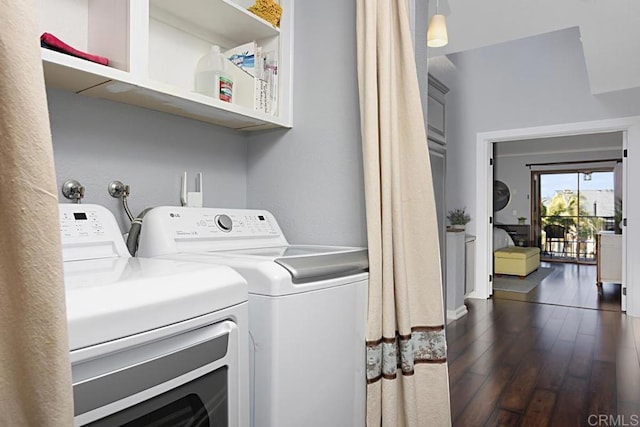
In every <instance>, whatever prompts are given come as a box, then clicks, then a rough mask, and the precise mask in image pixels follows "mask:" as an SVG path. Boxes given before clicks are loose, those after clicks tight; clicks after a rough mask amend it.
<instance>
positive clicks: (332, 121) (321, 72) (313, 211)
mask: <svg viewBox="0 0 640 427" xmlns="http://www.w3.org/2000/svg"><path fill="white" fill-rule="evenodd" d="M355 20H356V6H355V2H343V1H341V0H329V1H324V2H307V1H304V2H297V3H296V6H295V34H294V39H295V51H294V57H295V65H294V75H293V82H294V86H293V97H294V98H293V129H291V130H288V131H284V130H275V131H269V132H263V133H256V134H250V135H249V136H248V138H249V156H248V159H249V160H248V165H249V167H248V179H247V182H248V187H247V204H248V206H249V207H254V208H258V207H260V208H265V209H268V210H270V211H271V212H272V213H273V214H274V215H275V216H276V218H278V220H279V222H280V225H281V226H282V228H283V229H284V232H285V235H286V236H287V237H288V239H289V240H290V241H291V242H292V243H314V244H344V245H364V244H366V224H365V210H364V189H363V188H364V184H363V172H362V150H361V145H360V118H359V107H358V82H357V75H356V32H355Z"/></svg>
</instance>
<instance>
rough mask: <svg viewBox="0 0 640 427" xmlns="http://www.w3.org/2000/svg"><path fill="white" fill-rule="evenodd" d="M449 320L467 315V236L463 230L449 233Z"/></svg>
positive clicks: (447, 297)
mask: <svg viewBox="0 0 640 427" xmlns="http://www.w3.org/2000/svg"><path fill="white" fill-rule="evenodd" d="M445 271H446V275H445V281H446V288H447V292H446V307H447V320H457V319H459V318H461V317H462V316H464V315H465V314H467V306H466V305H464V296H465V286H466V277H465V276H466V236H465V234H464V231H463V230H460V231H458V230H454V231H450V230H448V231H447V268H446V270H445Z"/></svg>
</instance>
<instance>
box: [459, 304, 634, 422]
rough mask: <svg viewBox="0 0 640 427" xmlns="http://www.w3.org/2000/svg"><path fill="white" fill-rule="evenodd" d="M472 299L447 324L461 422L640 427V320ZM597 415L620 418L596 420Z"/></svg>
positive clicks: (610, 314)
mask: <svg viewBox="0 0 640 427" xmlns="http://www.w3.org/2000/svg"><path fill="white" fill-rule="evenodd" d="M466 302H467V307H468V310H469V313H468V314H467V315H466V316H464V317H462V318H461V319H458V320H457V321H454V322H452V323H450V324H449V325H448V326H447V341H448V350H449V353H448V359H449V378H450V385H451V411H452V420H453V425H454V426H462V427H467V426H497V425H504V426H574V425H575V426H586V425H638V424H637V422H636V424H631V422H632V421H633V420H634V419H635V420H636V421H638V420H640V418H638V417H640V363H639V360H640V318H632V317H627V316H626V315H624V314H622V313H620V312H614V311H598V310H592V309H583V308H575V307H566V306H559V305H547V304H538V303H531V302H522V301H513V300H505V299H490V300H467V301H466ZM590 415H605V416H609V415H612V416H614V417H616V416H618V415H619V416H620V417H619V418H617V420H618V424H611V423H609V424H596V423H594V422H595V421H597V419H596V418H594V417H591V418H589V417H590ZM622 417H625V418H624V420H626V422H627V424H621V423H620V421H621V420H623V418H622ZM633 417H636V418H633Z"/></svg>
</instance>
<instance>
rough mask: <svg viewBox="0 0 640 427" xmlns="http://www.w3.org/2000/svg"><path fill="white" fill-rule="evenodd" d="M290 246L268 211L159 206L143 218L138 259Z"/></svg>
mask: <svg viewBox="0 0 640 427" xmlns="http://www.w3.org/2000/svg"><path fill="white" fill-rule="evenodd" d="M286 245H288V242H287V240H286V239H285V237H284V235H283V234H282V231H281V230H280V227H279V226H278V223H277V221H276V219H275V218H274V217H273V215H272V214H271V213H270V212H268V211H265V210H258V209H219V208H189V207H179V206H160V207H157V208H154V209H152V210H150V211H149V212H148V213H147V214H146V215H145V217H144V224H143V226H142V231H141V233H140V242H139V246H138V248H139V249H138V255H139V256H151V257H153V256H158V255H166V254H169V253H177V252H189V251H203V250H232V249H242V248H252V247H253V248H256V247H275V246H286Z"/></svg>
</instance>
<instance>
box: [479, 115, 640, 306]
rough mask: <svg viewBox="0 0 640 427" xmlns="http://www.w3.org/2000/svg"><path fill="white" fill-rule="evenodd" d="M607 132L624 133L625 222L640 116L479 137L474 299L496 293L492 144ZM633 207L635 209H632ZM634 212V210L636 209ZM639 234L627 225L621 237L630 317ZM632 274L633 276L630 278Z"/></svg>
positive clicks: (634, 174) (624, 296) (635, 177)
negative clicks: (630, 285)
mask: <svg viewBox="0 0 640 427" xmlns="http://www.w3.org/2000/svg"><path fill="white" fill-rule="evenodd" d="M606 132H621V134H622V147H623V151H624V152H625V155H624V156H623V177H622V189H623V198H622V199H623V205H622V218H623V222H624V219H625V218H626V216H627V209H628V208H629V205H633V206H635V205H634V203H635V202H634V200H629V202H628V203H627V202H626V200H627V199H628V196H629V191H628V186H627V185H626V183H627V182H632V181H634V180H638V181H640V170H638V171H637V172H636V170H635V169H634V168H630V167H629V166H628V165H627V163H628V161H629V159H628V157H627V156H626V150H627V147H628V145H629V144H632V145H633V144H636V143H637V144H640V117H629V118H620V119H606V120H599V121H592V122H579V123H567V124H561V125H549V126H539V127H533V128H531V127H530V128H522V129H511V130H502V131H493V132H481V133H478V134H477V135H476V140H477V148H478V149H477V151H476V178H477V181H476V183H477V184H476V206H475V210H474V211H475V213H476V215H475V218H476V219H475V223H474V224H473V225H475V232H476V242H477V248H478V250H477V252H476V263H475V277H476V288H475V290H474V292H473V293H472V294H470V295H469V297H471V298H482V299H484V298H489V297H490V296H491V295H492V293H493V276H492V271H493V270H492V264H493V239H492V238H491V236H492V235H493V228H494V226H493V206H492V205H493V197H492V193H493V145H494V143H496V142H502V141H513V140H527V139H529V140H530V139H534V138H547V137H559V136H570V135H583V134H599V133H606ZM633 206H632V207H633ZM634 209H635V208H634ZM638 232H640V228H639V229H638V230H636V229H635V228H634V227H633V224H631V225H629V226H627V225H626V224H625V226H624V232H623V234H622V239H621V246H622V249H621V251H622V280H621V282H622V288H621V294H622V310H623V311H626V310H627V304H626V303H627V298H628V299H629V301H630V310H631V311H630V314H632V315H636V316H637V315H638V314H640V301H636V300H639V299H640V298H639V297H640V293H639V292H637V291H636V290H635V288H629V289H628V292H627V287H626V285H627V283H628V281H630V282H633V279H634V278H635V276H636V274H635V271H634V270H632V269H631V268H630V267H629V264H628V263H627V259H628V258H629V257H631V258H633V257H634V256H635V255H636V254H635V252H636V249H637V248H636V247H635V246H629V244H628V242H629V241H633V239H634V237H635V235H636V234H638ZM629 274H631V275H632V276H633V277H629Z"/></svg>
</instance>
